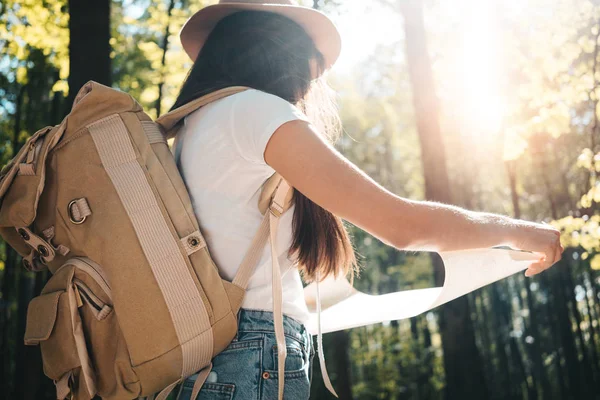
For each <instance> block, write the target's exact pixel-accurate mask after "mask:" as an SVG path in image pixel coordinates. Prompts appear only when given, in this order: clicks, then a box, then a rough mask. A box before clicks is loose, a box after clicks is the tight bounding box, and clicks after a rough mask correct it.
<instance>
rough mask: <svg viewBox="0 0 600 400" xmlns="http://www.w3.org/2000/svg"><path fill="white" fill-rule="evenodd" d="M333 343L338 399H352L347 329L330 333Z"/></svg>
mask: <svg viewBox="0 0 600 400" xmlns="http://www.w3.org/2000/svg"><path fill="white" fill-rule="evenodd" d="M332 337H333V340H332V342H333V343H334V349H333V354H334V357H333V360H334V363H335V371H336V375H337V379H336V381H335V383H336V385H335V390H336V392H337V394H338V396H340V397H339V398H340V400H352V399H353V397H352V378H351V375H350V357H348V345H349V341H350V336H349V333H348V331H338V332H335V333H332Z"/></svg>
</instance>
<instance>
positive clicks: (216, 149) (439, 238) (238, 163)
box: [173, 0, 563, 400]
mask: <svg viewBox="0 0 600 400" xmlns="http://www.w3.org/2000/svg"><path fill="white" fill-rule="evenodd" d="M271 3H275V1H271ZM181 40H182V44H183V46H184V49H185V50H186V52H187V53H188V55H190V57H191V58H192V59H194V60H195V62H194V65H193V67H192V68H191V70H190V72H189V74H188V76H187V78H186V80H185V83H184V84H183V86H182V88H181V92H180V93H179V96H178V98H177V100H176V103H175V105H174V106H173V108H177V107H180V106H182V105H184V104H186V103H187V102H189V101H191V100H194V99H196V98H198V97H200V96H202V95H205V94H207V93H211V92H213V91H215V90H218V89H222V88H225V87H229V86H247V87H250V88H252V89H251V90H246V91H244V92H241V93H237V94H234V95H231V96H229V97H226V98H224V99H221V100H218V101H215V102H213V103H211V104H209V105H207V106H205V107H203V108H201V109H199V110H197V111H195V112H193V113H192V114H190V115H188V117H186V122H185V126H184V127H183V128H182V129H181V131H180V132H179V133H178V135H177V138H176V143H175V145H174V147H175V155H176V159H177V161H178V166H179V168H180V171H181V173H182V176H183V178H184V180H185V182H186V185H187V187H188V190H189V193H190V196H191V198H192V202H193V205H194V209H195V212H196V214H197V215H198V219H199V220H200V221H201V227H202V230H203V232H204V235H205V237H206V240H207V242H208V248H209V249H210V251H211V254H212V256H213V258H214V260H215V261H216V264H217V265H218V267H219V271H220V273H221V275H222V276H223V277H224V278H227V279H232V278H233V276H234V275H235V273H236V271H237V268H238V265H239V264H240V262H241V260H242V257H243V255H244V253H245V251H246V249H247V248H248V247H249V246H250V242H251V239H252V237H253V235H254V233H255V232H256V230H257V228H258V226H259V224H260V222H261V220H262V215H261V213H260V212H259V210H258V209H257V207H256V204H257V200H258V198H259V195H260V191H261V187H262V185H263V183H264V182H265V181H266V180H267V179H268V178H269V177H270V176H272V175H273V174H274V173H275V172H278V173H280V174H281V175H282V176H283V177H284V178H285V179H286V181H287V182H289V184H290V185H291V186H292V187H293V188H295V189H296V190H294V194H293V205H292V207H291V208H290V209H289V210H288V211H287V212H285V213H284V214H283V215H282V216H281V218H280V225H279V226H280V228H279V234H278V236H277V248H278V250H279V257H278V261H279V264H280V268H281V275H282V286H283V313H284V330H285V336H286V344H287V352H288V356H287V358H286V361H285V380H284V381H285V398H289V399H306V398H308V397H309V389H310V376H311V369H312V366H311V361H312V357H313V355H314V350H313V344H312V340H311V337H310V335H309V334H308V333H307V331H306V329H305V327H304V323H305V322H306V321H307V318H308V311H307V308H306V304H305V302H304V297H303V289H302V283H301V279H300V273H299V270H300V271H301V272H302V274H303V276H304V278H305V280H307V281H311V280H314V279H322V278H324V277H326V276H328V275H331V274H333V275H343V274H346V273H348V272H351V271H352V270H353V269H354V268H355V266H356V260H355V257H354V252H353V248H352V244H351V241H350V239H349V237H348V234H347V232H346V229H345V227H344V225H343V223H342V220H347V221H349V222H351V223H353V224H355V225H356V226H358V227H360V228H362V229H364V230H365V231H367V232H369V233H371V234H372V235H374V236H375V237H377V238H379V239H380V240H381V241H382V242H384V243H386V244H388V245H390V246H393V247H395V248H396V249H399V250H431V251H449V250H458V249H468V248H482V247H492V246H496V245H510V246H512V247H515V248H520V249H526V250H532V251H537V252H541V253H544V254H545V258H544V259H541V260H540V261H539V262H537V263H534V264H532V265H531V267H530V268H529V269H528V270H527V272H526V275H527V276H531V275H534V274H537V273H539V272H541V271H543V270H545V269H546V268H548V267H550V266H551V265H552V264H554V263H555V262H556V261H558V260H559V259H560V257H561V252H562V250H563V249H562V247H561V246H560V242H559V232H558V231H557V230H555V229H553V228H551V227H549V226H547V225H542V224H537V223H533V222H527V221H522V220H514V219H511V218H508V217H505V216H501V215H495V214H488V213H482V212H473V211H469V210H465V209H462V208H458V207H455V206H451V205H445V204H440V203H435V202H426V201H413V200H409V199H405V198H401V197H398V196H396V195H394V194H392V193H390V192H389V191H387V190H386V189H385V188H383V187H381V186H380V185H378V184H377V183H376V182H374V181H373V180H372V179H371V178H369V177H368V176H367V175H366V174H365V173H363V172H362V171H361V170H360V169H358V168H357V167H356V166H355V165H353V164H352V163H350V162H349V161H348V160H347V159H345V158H344V157H343V156H342V155H341V154H339V153H338V152H337V151H336V150H335V149H334V147H332V144H331V143H332V142H333V140H334V139H335V137H336V135H337V133H338V128H339V124H338V122H339V119H338V117H337V115H336V114H335V112H334V110H335V109H334V108H333V107H332V102H331V100H329V98H328V96H329V95H330V93H331V92H330V91H329V90H328V88H327V86H326V85H325V83H324V78H323V72H324V71H325V70H326V69H328V68H329V67H331V65H333V63H334V62H335V60H336V59H337V57H338V55H339V52H340V38H339V34H338V32H337V30H336V28H335V26H334V25H333V23H332V22H331V21H330V20H329V19H328V18H327V17H325V16H324V15H323V14H321V13H319V12H317V11H314V10H312V9H309V8H304V7H298V6H294V5H291V3H290V2H289V1H280V2H279V3H278V4H270V5H267V4H261V3H258V2H256V1H249V0H246V1H242V0H238V1H232V0H229V3H221V4H218V5H215V6H210V7H207V8H205V9H203V10H201V11H200V12H198V13H197V14H195V15H194V16H193V17H192V18H190V20H189V21H188V22H187V23H186V25H185V26H184V28H183V30H182V32H181ZM271 266H272V264H271V258H270V254H269V252H268V250H267V248H265V252H264V253H263V255H262V258H261V260H260V262H259V265H258V266H257V268H256V271H255V273H254V275H253V276H252V278H251V281H250V285H249V287H248V291H247V293H246V296H245V299H244V303H243V305H242V310H241V311H240V314H239V332H238V335H237V337H236V338H235V339H234V341H233V342H232V344H231V345H230V346H229V347H228V348H227V349H226V350H225V351H224V352H222V353H221V354H219V355H217V357H216V358H215V359H214V360H213V369H212V372H211V374H210V375H209V377H208V380H207V381H206V383H205V384H204V385H203V387H202V390H201V391H200V395H199V397H198V398H200V399H217V398H219V399H221V398H223V399H225V398H226V399H273V398H277V384H278V383H277V382H278V377H277V373H276V372H275V371H277V365H276V364H277V351H276V348H275V347H276V346H275V344H276V341H275V334H274V329H273V313H272V312H271V310H272V309H273V300H272V296H271V280H270V278H269V274H270V272H269V271H271ZM196 377H197V374H196V375H193V376H191V377H189V378H188V379H187V380H186V381H185V382H184V383H183V384H181V385H179V387H178V388H176V391H178V392H179V394H178V399H181V400H187V399H189V398H190V394H191V390H192V389H191V388H192V387H193V384H194V381H195V379H196Z"/></svg>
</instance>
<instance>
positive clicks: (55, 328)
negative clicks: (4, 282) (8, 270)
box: [24, 268, 96, 399]
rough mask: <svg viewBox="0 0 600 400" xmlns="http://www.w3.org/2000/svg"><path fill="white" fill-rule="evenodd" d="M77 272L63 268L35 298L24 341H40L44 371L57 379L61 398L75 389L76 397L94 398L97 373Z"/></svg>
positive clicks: (59, 397)
mask: <svg viewBox="0 0 600 400" xmlns="http://www.w3.org/2000/svg"><path fill="white" fill-rule="evenodd" d="M73 275H74V268H61V270H60V271H57V273H56V274H55V275H54V276H53V277H52V278H51V279H50V280H49V281H48V283H47V284H46V286H45V287H44V290H42V294H41V295H40V296H37V297H35V298H34V299H33V300H31V302H30V303H29V307H28V308H27V324H26V328H25V336H24V341H25V344H26V345H38V344H39V345H40V350H41V353H42V361H43V367H44V374H46V376H48V377H49V378H51V379H52V380H53V381H54V383H55V385H56V394H57V398H58V399H64V398H65V397H67V396H68V395H69V393H70V392H71V391H72V390H74V391H75V392H76V393H73V394H74V395H75V396H74V397H75V398H78V399H92V398H93V397H94V395H95V394H96V375H95V372H94V369H93V367H92V364H91V361H90V357H89V354H88V350H87V347H86V343H85V336H84V332H83V326H82V321H81V318H80V316H79V311H78V305H79V304H80V303H79V302H80V300H78V294H77V292H76V290H75V289H74V287H73V284H72V282H73Z"/></svg>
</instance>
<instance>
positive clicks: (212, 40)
mask: <svg viewBox="0 0 600 400" xmlns="http://www.w3.org/2000/svg"><path fill="white" fill-rule="evenodd" d="M313 60H314V61H316V65H317V68H318V70H319V71H318V73H319V78H318V79H314V80H313V79H312V78H313V77H312V76H311V66H310V63H311V62H313ZM323 70H324V60H323V56H322V55H321V53H319V51H318V50H317V49H316V47H315V45H314V43H313V41H312V39H311V38H310V37H309V36H308V35H307V34H306V32H305V31H304V29H302V27H301V26H300V25H298V24H297V23H295V22H294V21H292V20H290V19H289V18H286V17H283V16H281V15H278V14H274V13H268V12H261V11H241V12H237V13H235V14H232V15H229V16H227V17H225V18H223V19H222V20H221V21H219V23H218V24H217V25H216V26H215V28H214V29H213V31H212V32H211V34H210V35H209V37H208V39H207V40H206V43H205V44H204V46H203V47H202V50H201V51H200V53H199V55H198V58H197V59H196V62H195V63H194V65H193V66H192V68H191V69H190V71H189V73H188V75H187V77H186V79H185V82H184V83H183V86H182V88H181V91H180V93H179V95H178V97H177V100H176V101H175V104H174V105H173V107H172V109H175V108H178V107H180V106H182V105H184V104H186V103H187V102H189V101H192V100H194V99H196V98H198V97H200V96H202V95H205V94H208V93H211V92H213V91H215V90H219V89H222V88H224V87H228V86H238V85H239V86H248V87H251V88H253V89H257V90H261V91H264V92H267V93H270V94H273V95H276V96H279V97H281V98H283V99H285V100H287V101H288V102H290V103H292V104H294V105H296V106H298V107H299V108H300V109H301V110H302V111H304V112H305V114H306V115H307V116H308V118H309V119H310V120H311V123H312V124H313V125H314V126H316V127H317V129H318V130H319V132H320V133H321V134H323V135H325V137H326V138H327V139H329V140H330V141H331V142H333V141H335V140H336V139H337V137H338V136H339V131H340V121H339V116H338V114H337V109H336V108H335V102H334V101H333V95H334V94H333V91H332V90H331V89H330V88H329V86H328V85H327V83H326V81H325V79H324V77H323V75H322V73H323ZM293 201H294V205H295V207H294V208H295V210H294V218H293V222H292V231H293V242H292V245H291V247H290V251H289V254H290V255H292V254H297V256H298V264H299V268H300V269H301V271H302V272H303V275H304V278H305V280H307V281H312V280H315V279H317V278H320V279H323V278H325V277H326V276H328V275H334V276H338V275H340V274H346V273H348V272H353V271H354V269H355V267H356V258H355V254H354V249H353V247H352V242H351V240H350V237H349V235H348V232H347V230H346V227H345V226H344V222H343V221H342V219H341V218H339V217H337V216H335V215H333V214H332V213H331V212H329V211H327V210H325V209H324V208H322V207H320V206H319V205H318V204H315V203H314V202H313V201H311V200H310V199H309V198H307V197H306V196H304V195H303V194H302V193H300V192H299V191H298V190H296V189H294V195H293Z"/></svg>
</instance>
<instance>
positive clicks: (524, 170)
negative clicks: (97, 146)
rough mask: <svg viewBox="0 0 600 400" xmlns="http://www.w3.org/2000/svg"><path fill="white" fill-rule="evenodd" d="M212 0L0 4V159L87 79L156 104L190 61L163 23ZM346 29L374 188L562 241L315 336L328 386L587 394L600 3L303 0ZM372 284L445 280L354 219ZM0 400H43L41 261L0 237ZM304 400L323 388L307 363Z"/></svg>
mask: <svg viewBox="0 0 600 400" xmlns="http://www.w3.org/2000/svg"><path fill="white" fill-rule="evenodd" d="M210 3H214V1H198V0H195V1H192V0H94V1H84V0H70V1H66V0H62V1H61V0H2V1H1V2H0V163H1V164H2V165H4V164H5V163H7V162H8V160H10V159H11V158H12V157H13V155H14V154H15V152H16V151H18V149H19V148H20V146H22V145H23V143H24V142H25V141H26V139H27V137H28V136H29V135H31V134H32V133H34V132H35V131H37V130H38V129H40V128H41V127H43V126H47V125H53V124H57V123H59V122H60V121H61V119H62V118H63V117H64V116H65V115H66V114H67V113H68V111H69V109H70V105H71V104H72V100H73V96H74V94H75V93H76V92H77V90H78V89H79V88H80V87H81V85H83V84H84V83H85V82H86V81H88V80H90V79H93V80H96V81H98V82H101V83H103V84H106V85H111V86H113V87H114V88H118V89H121V90H124V91H126V92H128V93H130V94H131V95H132V96H134V97H135V98H136V99H138V100H139V102H140V103H141V104H142V106H143V107H144V109H145V110H146V111H147V112H148V113H149V114H150V115H152V116H157V115H160V114H161V113H164V112H165V111H166V110H168V109H169V107H170V106H171V105H172V104H173V101H174V98H175V95H176V93H177V90H178V88H179V85H180V83H181V82H182V80H183V79H184V77H185V74H186V72H187V69H188V68H189V66H190V62H189V60H188V59H187V57H186V56H185V53H184V52H183V51H182V49H181V46H180V44H179V40H178V37H177V33H178V32H179V29H180V28H181V25H182V24H183V22H184V21H185V20H186V19H187V18H188V17H189V16H190V15H191V14H192V13H193V12H195V11H196V10H198V9H200V8H201V7H202V6H205V5H207V4H210ZM304 5H306V6H312V7H315V8H319V9H321V10H322V11H323V12H326V13H327V14H328V15H330V16H331V17H332V18H333V19H334V20H335V21H336V23H337V24H338V25H339V26H340V30H341V31H342V35H343V38H344V50H343V53H342V58H341V59H340V65H339V66H336V68H334V69H333V70H332V71H331V73H330V74H329V79H330V82H331V84H332V86H333V87H334V88H335V89H336V91H337V92H338V101H339V106H340V112H341V116H342V119H343V124H344V135H343V137H342V138H341V140H340V141H339V142H338V143H337V144H336V146H337V148H338V149H339V150H340V151H341V152H342V153H343V154H344V155H345V156H347V157H348V158H349V159H350V160H351V161H352V162H354V163H355V164H356V165H358V166H359V167H360V168H361V169H363V170H364V171H365V172H366V173H368V174H369V175H370V176H371V177H372V178H374V179H375V180H376V181H378V182H379V183H381V184H382V185H384V186H385V187H386V188H388V189H389V190H391V191H393V192H394V193H396V194H398V195H400V196H404V197H408V198H411V199H417V200H418V199H428V200H434V201H440V202H444V203H449V204H456V205H458V206H462V207H465V208H469V209H473V210H480V211H487V212H494V213H500V214H505V215H510V216H513V217H516V218H522V219H527V220H532V221H537V222H541V221H545V222H547V223H551V224H553V225H555V226H556V227H558V228H560V229H561V231H562V238H561V240H562V243H563V245H564V246H565V248H566V250H565V252H564V254H563V259H562V260H561V261H560V262H559V263H558V264H557V265H555V266H554V267H553V268H552V269H550V270H549V271H546V272H544V273H542V274H540V275H537V276H535V277H533V278H525V277H524V276H523V275H522V274H515V275H513V276H511V277H509V278H507V279H504V280H502V281H500V282H497V283H495V284H492V285H490V286H487V287H484V288H482V289H480V290H477V291H475V292H473V293H471V294H469V295H467V296H463V297H461V298H459V299H456V300H454V301H452V302H451V303H448V304H446V305H444V306H441V307H439V308H437V309H435V310H433V311H431V312H428V313H426V314H424V315H420V316H418V317H415V318H411V319H409V320H403V321H393V322H391V323H387V324H378V325H372V326H368V327H363V328H356V329H352V330H348V331H342V332H337V333H333V334H328V335H325V349H326V359H327V361H328V366H329V369H330V373H331V376H332V379H333V383H334V386H335V387H336V389H337V391H338V393H339V394H340V398H341V399H446V400H454V399H577V400H579V399H598V398H600V389H598V388H600V361H599V352H600V326H599V321H600V294H599V293H600V240H599V239H600V226H599V223H600V214H599V212H598V210H599V208H600V207H599V204H600V179H599V177H598V173H599V172H600V145H599V143H600V136H599V131H600V126H599V117H600V106H599V99H600V87H599V81H600V65H598V61H599V57H600V55H599V54H598V53H599V51H598V50H599V46H600V2H599V1H598V0H530V1H527V2H525V1H520V0H506V1H502V0H485V1H477V0H456V1H443V0H372V1H371V0H369V1H368V2H364V1H356V0H326V1H323V0H321V1H318V0H314V1H312V0H306V1H304ZM352 234H353V237H354V242H355V246H356V249H357V252H358V253H359V254H360V259H361V264H362V266H363V270H362V273H361V277H360V279H358V280H357V281H356V286H357V287H358V288H359V289H361V290H364V291H368V292H369V293H378V294H381V293H388V292H392V291H398V290H407V289H416V288H426V287H432V286H441V284H442V282H443V268H442V266H441V265H440V260H439V258H438V257H435V255H434V254H430V253H415V252H402V251H397V250H395V249H393V248H391V247H387V246H385V245H384V244H382V243H381V242H380V241H378V240H377V239H375V238H373V237H372V236H370V235H369V234H367V233H365V232H363V231H361V230H359V229H357V228H354V227H352ZM0 260H1V261H0V398H4V399H24V400H25V399H53V398H55V397H54V394H55V392H54V386H53V384H52V381H51V380H49V379H48V378H46V377H45V376H44V375H43V371H42V366H41V358H40V353H39V348H38V347H32V346H24V344H23V333H24V328H25V317H26V309H27V304H28V302H29V301H30V300H31V298H32V297H33V296H36V295H37V294H39V292H40V290H41V288H42V287H43V285H44V284H45V282H46V280H47V279H48V278H49V276H48V275H49V273H47V272H40V273H32V272H27V271H26V270H25V269H24V268H23V267H22V266H21V260H20V259H19V257H18V256H17V254H16V253H15V252H14V251H12V250H11V249H10V248H9V247H8V246H6V245H5V244H4V243H2V244H0ZM311 398H313V399H325V398H331V397H330V395H329V394H328V393H327V391H326V390H325V389H324V387H323V384H322V381H321V379H320V373H319V370H318V363H315V367H314V372H313V385H312V396H311Z"/></svg>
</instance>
